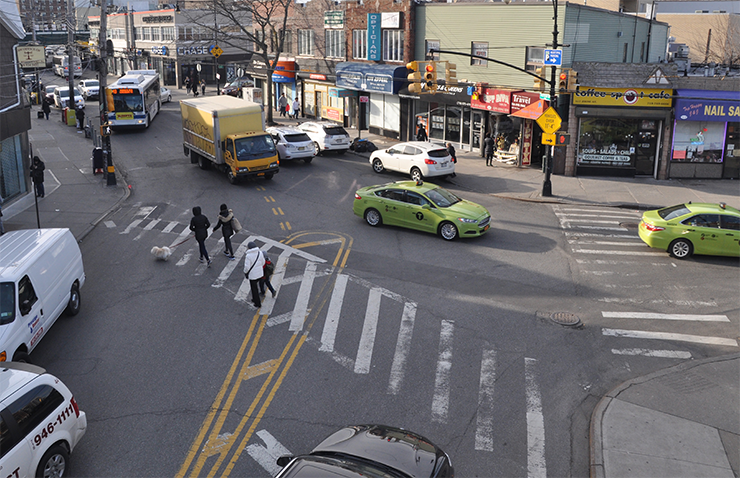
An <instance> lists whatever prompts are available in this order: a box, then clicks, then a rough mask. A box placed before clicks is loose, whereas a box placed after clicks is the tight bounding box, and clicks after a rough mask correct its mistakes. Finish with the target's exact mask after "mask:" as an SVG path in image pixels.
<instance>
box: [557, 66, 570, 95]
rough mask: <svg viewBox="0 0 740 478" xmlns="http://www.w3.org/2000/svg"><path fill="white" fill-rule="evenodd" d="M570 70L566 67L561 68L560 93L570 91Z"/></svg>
mask: <svg viewBox="0 0 740 478" xmlns="http://www.w3.org/2000/svg"><path fill="white" fill-rule="evenodd" d="M569 72H570V71H569V70H568V69H566V68H563V69H562V70H560V76H559V77H558V91H560V93H567V92H568V73H569Z"/></svg>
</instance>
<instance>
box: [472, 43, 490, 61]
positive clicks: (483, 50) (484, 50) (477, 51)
mask: <svg viewBox="0 0 740 478" xmlns="http://www.w3.org/2000/svg"><path fill="white" fill-rule="evenodd" d="M470 53H472V54H473V55H479V56H485V57H488V42H472V43H471V44H470ZM470 64H471V65H477V66H488V60H483V59H481V58H471V59H470Z"/></svg>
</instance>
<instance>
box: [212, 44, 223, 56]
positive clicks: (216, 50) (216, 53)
mask: <svg viewBox="0 0 740 478" xmlns="http://www.w3.org/2000/svg"><path fill="white" fill-rule="evenodd" d="M223 52H224V51H223V50H222V49H221V47H219V46H214V47H213V49H212V50H211V55H213V56H215V57H216V58H218V57H219V56H221V55H222V54H223Z"/></svg>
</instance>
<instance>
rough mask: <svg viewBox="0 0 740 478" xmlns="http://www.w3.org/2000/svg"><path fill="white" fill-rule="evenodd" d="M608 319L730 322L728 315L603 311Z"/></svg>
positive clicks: (603, 314) (602, 313) (603, 315)
mask: <svg viewBox="0 0 740 478" xmlns="http://www.w3.org/2000/svg"><path fill="white" fill-rule="evenodd" d="M601 316H602V317H606V318H608V319H659V320H696V321H700V322H701V321H703V322H729V321H730V319H728V318H727V316H726V315H698V314H654V313H650V312H604V311H602V312H601Z"/></svg>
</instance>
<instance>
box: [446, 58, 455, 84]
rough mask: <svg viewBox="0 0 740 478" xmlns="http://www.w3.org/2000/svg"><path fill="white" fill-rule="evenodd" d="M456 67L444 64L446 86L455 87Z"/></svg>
mask: <svg viewBox="0 0 740 478" xmlns="http://www.w3.org/2000/svg"><path fill="white" fill-rule="evenodd" d="M456 68H457V65H455V64H454V63H450V62H449V61H446V62H445V84H446V85H457V71H456V70H455V69H456Z"/></svg>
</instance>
